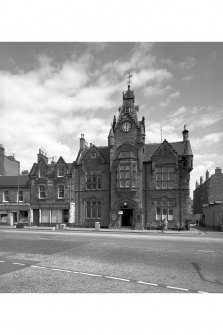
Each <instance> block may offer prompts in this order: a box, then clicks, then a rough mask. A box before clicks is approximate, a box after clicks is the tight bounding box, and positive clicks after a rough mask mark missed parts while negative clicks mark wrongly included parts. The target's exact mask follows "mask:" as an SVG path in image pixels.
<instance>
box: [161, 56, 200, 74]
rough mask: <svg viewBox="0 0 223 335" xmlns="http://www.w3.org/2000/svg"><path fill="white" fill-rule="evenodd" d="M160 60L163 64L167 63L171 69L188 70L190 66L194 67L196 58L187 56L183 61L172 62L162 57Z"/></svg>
mask: <svg viewBox="0 0 223 335" xmlns="http://www.w3.org/2000/svg"><path fill="white" fill-rule="evenodd" d="M162 62H163V64H165V65H167V66H168V67H170V68H172V69H177V70H181V71H183V70H189V69H191V68H192V67H194V66H195V64H196V59H195V58H194V57H187V58H186V59H185V60H184V61H182V62H180V63H174V62H173V61H172V60H171V59H169V58H167V59H164V60H163V61H162Z"/></svg>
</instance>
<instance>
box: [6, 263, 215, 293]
mask: <svg viewBox="0 0 223 335" xmlns="http://www.w3.org/2000/svg"><path fill="white" fill-rule="evenodd" d="M0 262H5V261H0ZM20 264H21V263H20ZM31 267H33V268H40V269H47V270H53V271H60V272H69V273H75V274H81V275H86V276H92V277H103V278H107V279H114V280H120V281H124V282H130V281H131V280H130V279H125V278H120V277H113V276H104V275H99V274H96V273H88V272H81V271H73V270H65V269H57V268H50V267H45V266H39V265H31ZM132 281H133V282H135V283H137V284H142V285H149V286H156V287H157V286H161V287H163V286H164V287H166V288H169V289H173V290H179V291H186V292H188V291H191V290H190V289H187V288H183V287H176V286H169V285H160V284H156V283H150V282H145V281H141V280H132ZM192 291H194V292H197V293H209V292H204V291H196V290H192Z"/></svg>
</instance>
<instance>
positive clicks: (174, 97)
mask: <svg viewBox="0 0 223 335" xmlns="http://www.w3.org/2000/svg"><path fill="white" fill-rule="evenodd" d="M179 96H180V92H179V91H176V92H173V93H171V94H169V95H168V96H167V98H166V101H164V102H161V103H160V106H161V107H167V106H168V105H169V104H170V103H171V101H172V100H174V99H177V98H178V97H179Z"/></svg>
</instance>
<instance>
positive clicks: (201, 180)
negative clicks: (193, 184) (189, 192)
mask: <svg viewBox="0 0 223 335" xmlns="http://www.w3.org/2000/svg"><path fill="white" fill-rule="evenodd" d="M202 184H203V177H202V176H201V177H200V185H202Z"/></svg>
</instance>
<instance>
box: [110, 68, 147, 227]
mask: <svg viewBox="0 0 223 335" xmlns="http://www.w3.org/2000/svg"><path fill="white" fill-rule="evenodd" d="M131 76H132V75H131V74H130V73H129V75H128V89H127V91H124V92H123V102H122V106H121V107H120V108H119V115H118V119H117V120H116V117H114V120H113V124H112V126H111V129H110V132H109V136H108V146H109V151H110V227H111V228H112V227H113V226H114V225H117V222H118V225H119V227H128V228H132V229H142V227H143V214H142V203H143V201H142V193H143V192H142V185H143V182H142V174H143V155H144V144H145V119H144V117H143V118H142V120H141V121H139V120H138V115H137V113H138V111H139V106H138V105H136V104H135V95H134V91H133V90H131V87H130V78H131Z"/></svg>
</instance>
